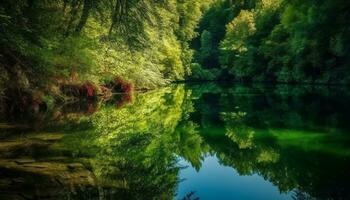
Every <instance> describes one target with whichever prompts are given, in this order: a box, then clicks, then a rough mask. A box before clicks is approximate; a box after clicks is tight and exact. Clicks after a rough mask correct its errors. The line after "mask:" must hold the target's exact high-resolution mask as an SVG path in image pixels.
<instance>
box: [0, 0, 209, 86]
mask: <svg viewBox="0 0 350 200" xmlns="http://www.w3.org/2000/svg"><path fill="white" fill-rule="evenodd" d="M210 3H211V0H206V1H200V0H191V1H182V0H169V1H151V0H146V1H143V0H142V1H140V0H132V1H129V0H113V1H111V0H101V1H97V0H59V1H37V0H33V1H10V0H5V1H2V2H1V3H0V5H1V7H0V8H1V9H0V26H1V29H0V38H1V39H0V43H1V46H2V48H1V49H0V53H1V54H2V53H4V52H5V51H9V52H12V54H15V55H16V56H15V57H16V60H19V61H21V62H23V63H22V64H21V68H25V69H26V70H25V71H26V72H30V73H26V76H28V78H29V79H30V80H33V84H34V85H46V84H47V82H48V78H52V77H61V76H63V77H66V78H68V77H71V76H72V75H73V74H77V75H78V79H79V80H86V79H88V80H92V81H96V82H98V81H101V80H103V79H104V77H111V76H122V77H125V79H129V80H131V81H133V82H134V83H135V85H136V87H137V88H155V87H158V86H160V85H164V84H166V83H168V82H170V81H177V80H184V79H185V77H186V76H187V75H188V74H190V73H191V71H190V63H191V60H192V55H193V52H192V50H191V49H190V48H189V42H190V41H191V40H192V39H193V38H194V37H195V36H196V35H197V33H196V31H195V29H196V26H197V24H198V21H199V20H200V18H201V16H202V13H203V12H204V11H205V10H206V9H207V8H208V6H209V4H210ZM6 56H7V55H6ZM1 62H3V64H6V65H13V64H14V63H5V62H6V61H1ZM38 74H41V75H42V74H45V75H47V76H39V78H38V77H37V76H38ZM9 76H11V73H10V74H9ZM34 80H36V81H34Z"/></svg>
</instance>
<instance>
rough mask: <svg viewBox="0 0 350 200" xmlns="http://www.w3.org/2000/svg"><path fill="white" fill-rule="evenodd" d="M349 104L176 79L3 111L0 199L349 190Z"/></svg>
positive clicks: (184, 199)
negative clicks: (105, 96) (46, 107)
mask: <svg viewBox="0 0 350 200" xmlns="http://www.w3.org/2000/svg"><path fill="white" fill-rule="evenodd" d="M349 102H350V91H349V90H348V88H342V87H336V88H333V87H325V86H309V85H306V86H291V85H239V84H232V83H231V84H214V83H207V84H187V85H183V84H178V85H171V86H168V87H164V88H160V89H157V90H154V91H150V92H145V93H135V94H134V95H133V97H130V96H123V95H122V96H116V97H114V98H113V99H112V100H110V101H108V102H75V103H71V104H65V105H57V106H55V107H54V108H52V109H50V111H47V112H34V111H33V112H32V113H18V114H16V116H13V115H8V116H2V121H3V122H2V123H0V199H176V200H195V199H203V200H205V199H220V200H226V199H227V200H231V199H238V200H239V199H243V200H250V199H266V200H274V199H276V200H277V199H281V200H283V199H297V200H309V199H310V200H311V199H350V183H349V180H350V173H349V169H350V145H349V144H350V106H349Z"/></svg>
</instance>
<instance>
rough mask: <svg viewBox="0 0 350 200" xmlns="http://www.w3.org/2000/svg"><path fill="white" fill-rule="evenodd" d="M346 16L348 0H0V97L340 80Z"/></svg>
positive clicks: (347, 45) (53, 97)
mask: <svg viewBox="0 0 350 200" xmlns="http://www.w3.org/2000/svg"><path fill="white" fill-rule="evenodd" d="M349 23H350V2H349V1H346V0H309V1H303V0H289V1H287V0H54V1H40V0H19V1H13V0H2V1H1V2H0V102H1V104H3V103H4V102H6V101H7V100H8V99H18V98H19V97H20V98H22V100H21V101H22V103H21V104H25V103H23V102H31V103H30V104H41V103H42V102H45V103H46V104H48V103H49V102H54V101H57V100H63V101H64V100H66V99H67V96H84V97H95V96H97V95H100V96H110V93H111V92H130V91H133V90H149V89H154V88H158V87H160V86H164V85H167V84H170V83H173V82H183V81H221V80H225V81H236V82H237V81H238V82H270V83H307V84H345V85H346V84H349V83H350V68H349V64H350V24H349ZM23 97H26V100H23ZM0 107H1V106H0Z"/></svg>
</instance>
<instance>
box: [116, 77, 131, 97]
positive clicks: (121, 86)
mask: <svg viewBox="0 0 350 200" xmlns="http://www.w3.org/2000/svg"><path fill="white" fill-rule="evenodd" d="M114 84H115V86H114V90H115V91H116V92H120V93H132V92H133V91H134V84H133V83H132V82H129V81H126V80H124V79H122V78H120V77H116V78H115V79H114Z"/></svg>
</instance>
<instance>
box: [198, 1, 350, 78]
mask: <svg viewBox="0 0 350 200" xmlns="http://www.w3.org/2000/svg"><path fill="white" fill-rule="evenodd" d="M199 32H200V36H199V37H197V38H196V39H195V40H194V42H193V44H192V46H193V47H194V48H195V49H196V50H197V53H196V55H195V62H196V63H197V64H194V66H195V67H196V68H197V69H201V70H200V73H198V74H197V75H196V77H195V78H197V79H222V78H226V79H234V80H238V81H269V82H288V83H296V82H298V83H299V82H304V83H325V84H339V83H341V84H349V83H350V79H349V78H350V67H349V64H350V59H349V58H350V3H349V1H344V0H309V1H303V0H288V1H287V0H241V1H233V0H226V1H216V2H215V3H214V4H213V5H212V6H211V7H210V9H209V10H208V11H207V12H206V13H205V15H204V17H203V18H202V19H201V21H200V24H199Z"/></svg>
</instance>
